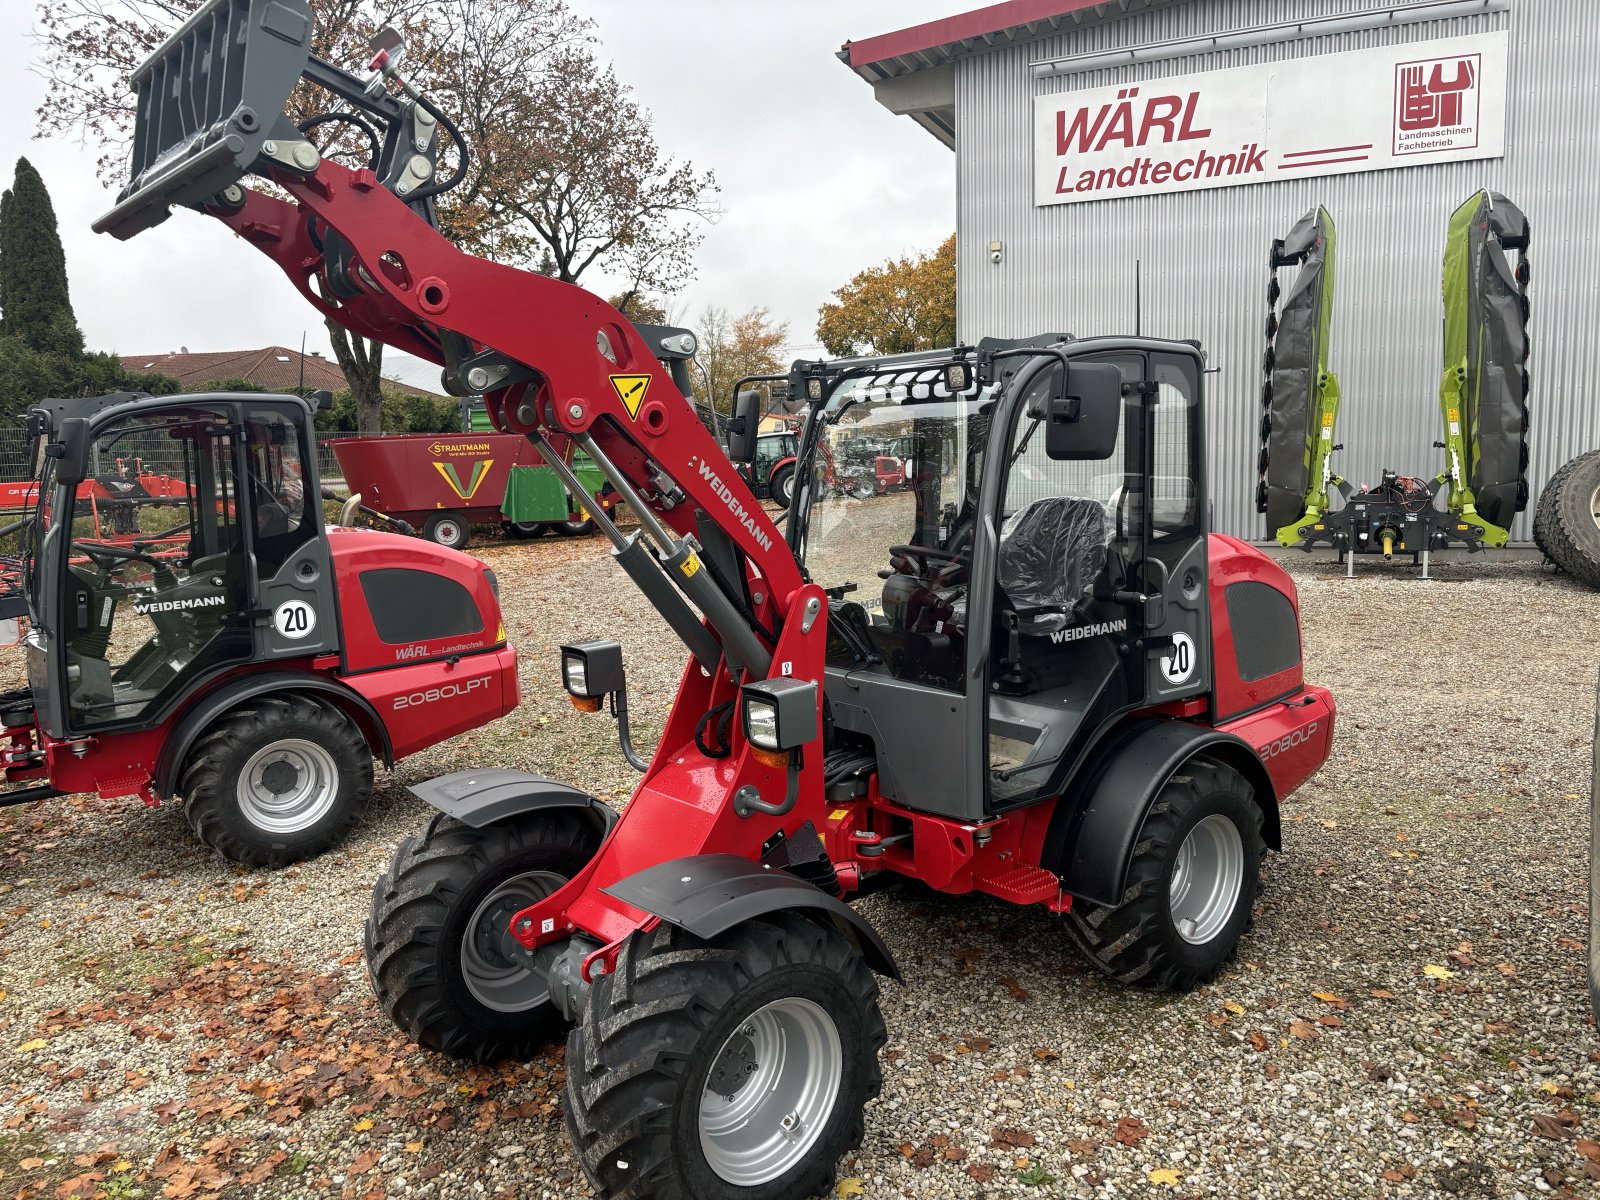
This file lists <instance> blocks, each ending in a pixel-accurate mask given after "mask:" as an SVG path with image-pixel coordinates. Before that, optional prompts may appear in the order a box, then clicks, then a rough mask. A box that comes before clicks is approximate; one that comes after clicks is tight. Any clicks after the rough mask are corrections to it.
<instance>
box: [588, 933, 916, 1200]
mask: <svg viewBox="0 0 1600 1200" xmlns="http://www.w3.org/2000/svg"><path fill="white" fill-rule="evenodd" d="M886 1040H887V1034H886V1032H885V1029H884V1024H883V1016H882V1014H881V1013H880V1012H879V1010H878V984H877V981H876V980H875V979H874V978H873V975H872V971H871V970H870V969H869V968H868V967H867V964H866V963H865V961H863V959H862V957H861V955H860V954H859V953H858V952H857V951H856V950H855V948H854V947H852V946H851V945H850V943H849V942H847V941H846V940H845V939H844V938H843V937H841V936H840V935H839V934H838V933H837V932H835V931H834V930H833V929H831V928H827V927H825V926H823V925H820V924H817V923H815V922H812V921H809V920H807V919H805V918H804V917H802V916H799V915H797V914H795V913H775V914H773V915H771V916H767V917H762V918H759V919H757V920H753V921H747V922H745V923H744V924H742V925H737V926H735V927H734V928H732V929H730V930H728V931H727V932H726V933H723V934H721V935H719V936H717V937H715V938H712V939H710V940H709V941H702V940H701V939H699V938H696V937H693V936H691V935H690V934H687V933H684V932H683V931H681V930H679V929H676V928H674V927H673V926H670V925H667V924H662V925H659V926H658V927H657V928H656V929H655V930H653V931H652V932H650V933H636V934H634V935H633V937H632V938H630V939H629V941H628V942H627V943H626V944H625V945H624V946H623V948H622V953H621V955H620V956H619V958H618V960H617V967H616V970H615V972H613V973H612V974H610V975H606V976H604V977H602V978H601V979H600V980H598V981H597V982H596V983H595V985H594V987H593V988H592V989H591V990H590V992H589V998H588V1001H587V1003H586V1005H585V1008H584V1015H583V1021H582V1023H581V1024H580V1025H578V1026H577V1028H575V1029H574V1030H573V1031H572V1036H571V1037H570V1038H569V1039H568V1042H567V1088H566V1092H565V1093H564V1094H563V1099H564V1105H563V1107H564V1108H565V1110H566V1118H567V1132H568V1134H569V1135H570V1136H571V1138H572V1144H573V1146H574V1147H575V1148H576V1149H577V1152H578V1156H579V1158H580V1160H581V1161H582V1163H583V1169H584V1172H585V1174H587V1175H588V1177H589V1181H590V1183H591V1184H592V1185H593V1186H594V1188H595V1191H596V1193H597V1194H598V1196H599V1197H600V1200H612V1198H618V1197H622V1196H626V1197H627V1198H628V1200H802V1198H804V1197H811V1196H815V1195H817V1194H818V1193H820V1192H826V1191H827V1190H828V1187H829V1185H830V1184H831V1183H832V1182H833V1178H834V1164H835V1163H836V1162H837V1161H838V1159H839V1157H840V1155H842V1154H843V1153H844V1152H845V1151H847V1150H849V1149H850V1148H852V1147H854V1146H857V1145H859V1144H860V1142H861V1139H862V1135H863V1132H864V1125H863V1115H862V1110H863V1108H864V1107H865V1105H866V1103H867V1101H868V1100H870V1099H872V1098H873V1097H875V1096H876V1095H877V1094H878V1091H879V1089H880V1088H881V1087H882V1083H883V1075H882V1072H881V1070H880V1069H879V1066H878V1052H879V1050H880V1049H882V1047H883V1044H884V1042H885V1041H886ZM746 1081H748V1087H747V1084H746ZM786 1122H793V1124H792V1125H791V1124H787V1123H786Z"/></svg>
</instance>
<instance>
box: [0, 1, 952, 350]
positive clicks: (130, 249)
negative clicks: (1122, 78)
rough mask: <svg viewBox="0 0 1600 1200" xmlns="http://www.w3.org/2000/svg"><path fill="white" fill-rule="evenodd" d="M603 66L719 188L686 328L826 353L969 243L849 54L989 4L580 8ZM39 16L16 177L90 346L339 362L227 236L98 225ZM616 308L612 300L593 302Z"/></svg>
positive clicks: (935, 164)
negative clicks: (51, 95)
mask: <svg viewBox="0 0 1600 1200" xmlns="http://www.w3.org/2000/svg"><path fill="white" fill-rule="evenodd" d="M571 3H572V5H573V7H574V9H576V10H577V11H578V12H580V13H582V14H584V15H585V16H588V17H591V18H593V20H594V21H595V23H596V31H597V33H598V35H599V37H600V42H601V46H602V52H603V54H604V55H605V56H607V57H609V58H610V59H611V60H612V61H614V62H615V64H616V68H617V73H618V75H619V76H620V77H621V78H622V79H624V80H625V81H627V82H628V83H630V84H631V85H632V86H633V88H634V91H635V94H636V95H637V97H638V99H639V100H640V101H641V103H643V104H644V106H645V107H646V108H648V109H649V110H650V111H651V112H652V113H653V115H654V118H655V128H656V136H657V139H658V141H659V142H660V143H661V144H662V146H664V147H665V148H666V149H667V150H668V151H669V152H670V153H672V154H674V155H676V156H677V157H679V158H687V159H689V160H690V161H691V162H693V163H694V164H695V165H696V166H697V167H700V168H702V169H704V168H710V169H712V170H714V171H715V172H716V174H717V179H718V182H719V183H720V184H721V186H722V206H723V208H724V209H725V210H726V215H724V216H723V218H722V219H721V221H720V222H719V223H718V224H717V225H716V226H714V227H712V228H710V229H709V230H708V231H707V236H706V240H705V242H704V244H703V245H702V247H701V249H700V253H699V256H698V260H697V268H698V269H697V273H696V278H695V282H694V283H693V284H692V285H691V286H690V287H689V288H688V289H687V290H686V291H685V292H683V293H681V295H680V296H679V297H678V299H677V300H676V301H675V302H674V303H675V311H676V312H677V313H678V314H679V315H680V319H682V320H683V322H684V323H685V324H688V325H691V326H693V325H694V324H695V316H696V315H697V314H698V313H699V312H700V311H701V310H702V309H703V308H704V307H705V306H706V305H707V304H717V305H722V306H725V307H727V308H730V309H733V310H736V311H742V310H744V309H746V308H748V307H750V306H751V305H754V304H764V305H766V306H768V307H769V308H770V309H771V310H772V312H773V314H774V316H776V317H777V318H779V319H780V320H784V321H787V322H788V324H789V342H790V345H791V347H792V348H794V349H796V350H801V351H804V350H806V349H809V348H811V347H812V346H813V344H814V342H815V336H816V310H817V306H818V305H819V304H821V303H822V302H823V301H824V300H826V299H827V298H828V296H829V293H831V292H832V290H833V289H834V288H836V287H838V286H840V285H841V284H842V283H844V282H846V281H847V280H848V279H849V278H850V276H851V275H853V274H854V273H855V272H856V271H858V270H860V269H861V268H863V267H866V266H869V265H872V264H875V263H878V262H881V261H882V260H884V259H885V258H888V257H891V256H898V255H902V254H906V253H908V252H912V251H924V250H931V249H932V248H933V247H935V246H937V245H938V243H939V242H941V241H943V240H944V238H945V237H947V236H949V234H950V233H951V232H952V231H953V230H954V227H955V194H954V186H955V180H954V177H955V168H954V156H953V155H952V154H951V152H950V151H948V150H947V149H945V148H944V147H943V146H942V145H940V144H939V143H938V142H936V141H935V140H934V139H933V137H932V136H931V135H930V134H928V133H926V132H925V131H923V130H922V129H921V128H920V127H919V126H917V125H915V124H914V123H913V122H912V121H911V120H910V119H909V118H907V117H895V116H893V115H891V114H890V113H889V112H888V111H887V110H886V109H884V108H882V107H880V106H879V105H878V104H877V102H876V101H875V100H874V99H873V97H872V89H871V88H870V87H869V86H868V85H867V84H866V83H865V82H863V81H862V80H861V79H860V78H859V77H857V76H856V75H855V74H854V73H853V72H852V71H850V69H849V68H847V67H846V66H845V65H844V64H843V63H841V62H840V61H839V60H838V59H837V58H836V57H835V54H836V52H837V51H838V49H839V46H840V45H841V44H842V43H843V42H845V41H846V40H849V39H860V38H864V37H871V36H873V35H875V34H879V33H885V32H888V31H889V30H893V29H900V28H903V27H905V26H907V25H915V24H919V23H921V22H923V21H928V20H933V19H935V18H938V17H942V16H947V15H949V14H950V13H953V12H960V11H964V10H966V9H970V8H975V7H978V6H979V3H978V0H784V2H783V3H756V2H753V0H672V2H671V3H662V2H659V0H571ZM34 11H35V9H34V5H33V4H32V3H29V2H27V0H0V78H4V79H5V81H6V89H5V99H4V100H3V101H0V104H3V105H4V109H3V113H4V120H3V121H0V167H3V176H4V180H5V182H6V183H7V184H9V181H10V178H11V168H12V164H13V163H14V162H15V160H16V158H17V156H18V155H26V156H27V157H28V158H29V159H30V160H31V161H32V162H33V164H34V165H35V166H36V167H38V168H39V170H40V172H41V173H42V174H43V176H44V179H45V183H46V185H47V186H48V187H49V189H50V194H51V197H52V199H53V200H54V202H55V207H56V214H57V217H58V219H59V221H60V224H61V236H62V241H63V242H64V243H65V245H66V255H67V270H68V273H69V275H70V278H71V284H72V300H73V303H74V305H75V307H76V309H77V313H78V321H79V323H80V324H81V325H82V326H83V330H84V333H85V335H86V337H87V339H88V343H89V345H90V346H91V347H92V348H94V349H99V350H115V351H117V352H119V353H124V354H143V353H151V352H155V353H161V352H166V351H171V350H176V349H178V347H179V346H187V347H188V348H189V349H191V350H197V351H198V350H230V349H243V348H247V347H256V346H263V345H269V344H280V345H289V346H294V345H297V344H298V343H299V341H300V336H301V333H302V331H306V332H307V333H308V335H309V336H308V340H307V346H308V348H310V349H324V350H325V349H326V346H327V334H326V332H325V331H324V330H323V328H322V325H321V323H320V321H318V320H317V318H316V315H315V313H314V312H313V311H312V310H311V308H310V307H309V306H308V305H306V303H305V302H304V301H303V300H302V299H301V297H300V295H299V293H297V292H296V291H294V289H293V288H292V287H291V286H290V285H289V283H288V280H287V279H286V278H285V277H284V276H283V275H282V274H281V273H280V272H279V271H278V269H277V268H276V267H275V266H273V265H272V264H271V263H270V262H269V261H268V260H267V259H266V258H265V257H263V256H262V255H260V254H259V253H257V252H256V251H254V250H252V249H251V248H249V247H248V246H246V245H245V244H244V243H242V242H240V241H237V240H235V239H234V237H233V236H232V235H231V234H230V233H229V232H228V231H227V230H226V229H224V228H223V227H222V226H221V225H220V224H218V223H217V222H216V221H213V220H210V219H209V218H205V217H201V216H200V215H199V214H196V213H191V212H187V211H180V212H176V213H174V214H173V216H172V218H171V219H170V220H168V221H167V222H166V223H165V224H163V225H160V226H157V227H156V228H155V229H152V230H148V231H146V232H145V233H143V234H141V235H140V236H138V237H136V238H134V239H133V240H132V241H129V242H118V241H115V240H114V239H112V238H110V237H107V236H103V235H96V234H93V233H91V232H90V231H89V225H90V222H91V221H93V220H94V219H95V218H96V217H98V216H99V215H101V214H102V213H103V212H105V210H106V209H108V208H109V207H110V206H111V204H112V202H113V196H112V194H111V192H110V191H108V190H107V189H105V188H103V187H102V186H101V185H100V183H99V181H98V180H97V179H96V177H95V165H94V160H95V154H94V152H93V151H92V150H89V149H84V148H80V147H78V146H76V145H73V144H70V143H66V142H62V141H59V140H57V141H43V142H41V141H36V140H34V138H33V133H34V127H35V118H34V110H35V109H36V108H37V107H38V104H39V101H40V99H41V97H42V95H43V91H44V88H43V83H42V81H41V80H40V79H39V78H38V77H37V76H36V75H34V74H32V73H31V72H29V70H28V65H29V63H30V61H31V60H32V58H33V57H34V55H35V53H36V49H37V47H36V46H35V44H34V42H33V40H32V36H31V34H32V26H33V20H34ZM584 282H585V283H586V284H589V285H590V286H591V287H593V288H594V290H597V291H603V289H604V282H605V281H603V280H599V279H596V280H595V281H594V282H593V283H592V284H591V283H590V280H589V278H588V277H585V280H584Z"/></svg>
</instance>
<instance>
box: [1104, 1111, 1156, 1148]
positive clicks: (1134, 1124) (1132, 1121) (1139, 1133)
mask: <svg viewBox="0 0 1600 1200" xmlns="http://www.w3.org/2000/svg"><path fill="white" fill-rule="evenodd" d="M1111 1136H1112V1137H1114V1138H1116V1139H1117V1141H1119V1142H1121V1143H1122V1144H1123V1145H1124V1146H1137V1145H1138V1144H1139V1143H1140V1142H1142V1141H1143V1140H1144V1139H1145V1138H1147V1137H1149V1136H1150V1128H1149V1126H1147V1125H1146V1124H1145V1123H1144V1122H1143V1121H1141V1120H1139V1118H1138V1117H1118V1118H1117V1128H1116V1130H1115V1132H1113V1133H1112V1135H1111Z"/></svg>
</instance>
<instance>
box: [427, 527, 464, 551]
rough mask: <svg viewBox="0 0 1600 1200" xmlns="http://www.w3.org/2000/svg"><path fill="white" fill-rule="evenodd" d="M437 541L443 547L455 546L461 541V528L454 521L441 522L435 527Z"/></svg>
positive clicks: (434, 533) (434, 534)
mask: <svg viewBox="0 0 1600 1200" xmlns="http://www.w3.org/2000/svg"><path fill="white" fill-rule="evenodd" d="M433 536H434V538H435V540H437V541H438V542H439V544H440V545H443V546H454V545H455V544H456V543H457V542H459V541H460V540H461V526H460V525H458V524H457V523H456V522H454V521H440V522H439V523H438V524H437V525H435V526H434V527H433Z"/></svg>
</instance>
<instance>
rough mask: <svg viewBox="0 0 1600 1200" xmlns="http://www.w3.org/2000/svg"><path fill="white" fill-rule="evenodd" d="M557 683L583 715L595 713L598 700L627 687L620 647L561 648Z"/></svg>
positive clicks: (592, 644) (579, 644)
mask: <svg viewBox="0 0 1600 1200" xmlns="http://www.w3.org/2000/svg"><path fill="white" fill-rule="evenodd" d="M561 682H562V684H563V685H565V687H566V689H567V695H569V696H571V697H572V701H573V703H574V704H576V705H577V706H578V707H579V708H581V709H582V710H583V711H584V712H599V711H600V702H601V701H602V700H604V699H605V698H606V697H607V696H609V695H611V694H612V693H613V692H620V691H622V689H623V688H624V687H626V686H627V676H626V674H625V673H624V672H623V669H622V647H621V646H619V645H617V643H616V642H573V643H572V644H570V645H567V646H563V647H561ZM580 701H581V702H582V703H580Z"/></svg>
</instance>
